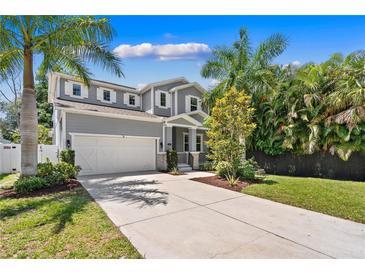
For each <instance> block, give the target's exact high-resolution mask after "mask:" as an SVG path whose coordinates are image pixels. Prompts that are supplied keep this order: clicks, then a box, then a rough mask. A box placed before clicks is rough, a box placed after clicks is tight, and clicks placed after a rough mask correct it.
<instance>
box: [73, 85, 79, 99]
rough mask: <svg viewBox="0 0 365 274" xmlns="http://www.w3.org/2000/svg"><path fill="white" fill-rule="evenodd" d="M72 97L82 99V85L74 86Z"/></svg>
mask: <svg viewBox="0 0 365 274" xmlns="http://www.w3.org/2000/svg"><path fill="white" fill-rule="evenodd" d="M72 95H73V96H80V97H81V85H79V84H72Z"/></svg>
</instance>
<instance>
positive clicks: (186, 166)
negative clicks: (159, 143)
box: [177, 164, 193, 171]
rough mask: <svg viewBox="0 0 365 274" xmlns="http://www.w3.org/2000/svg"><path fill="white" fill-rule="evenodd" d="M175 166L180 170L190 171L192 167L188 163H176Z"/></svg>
mask: <svg viewBox="0 0 365 274" xmlns="http://www.w3.org/2000/svg"><path fill="white" fill-rule="evenodd" d="M177 168H178V170H180V171H192V170H193V169H192V168H191V166H189V165H188V164H177Z"/></svg>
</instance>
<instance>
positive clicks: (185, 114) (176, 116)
mask: <svg viewBox="0 0 365 274" xmlns="http://www.w3.org/2000/svg"><path fill="white" fill-rule="evenodd" d="M180 118H182V119H185V120H186V121H188V122H189V123H192V124H193V125H195V126H202V125H203V124H202V123H200V122H199V121H197V120H195V119H194V118H193V117H191V116H189V115H188V114H187V113H181V114H179V115H175V116H172V117H168V118H165V119H164V121H165V122H170V121H174V120H177V119H180Z"/></svg>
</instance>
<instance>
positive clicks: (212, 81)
mask: <svg viewBox="0 0 365 274" xmlns="http://www.w3.org/2000/svg"><path fill="white" fill-rule="evenodd" d="M220 82H221V81H219V80H217V79H212V80H211V81H210V82H209V86H210V87H215V86H217V85H219V84H220Z"/></svg>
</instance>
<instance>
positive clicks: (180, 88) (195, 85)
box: [171, 82, 206, 93]
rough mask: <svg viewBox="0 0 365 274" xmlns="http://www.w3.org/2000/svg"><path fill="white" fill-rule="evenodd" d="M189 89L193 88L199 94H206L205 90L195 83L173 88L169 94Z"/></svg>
mask: <svg viewBox="0 0 365 274" xmlns="http://www.w3.org/2000/svg"><path fill="white" fill-rule="evenodd" d="M189 87H195V88H196V89H197V90H198V91H200V92H201V93H205V92H206V90H205V89H204V88H203V87H202V86H201V85H199V84H198V83H197V82H192V83H188V84H185V85H181V86H177V87H174V88H172V89H171V92H174V91H178V90H182V89H185V88H189Z"/></svg>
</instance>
